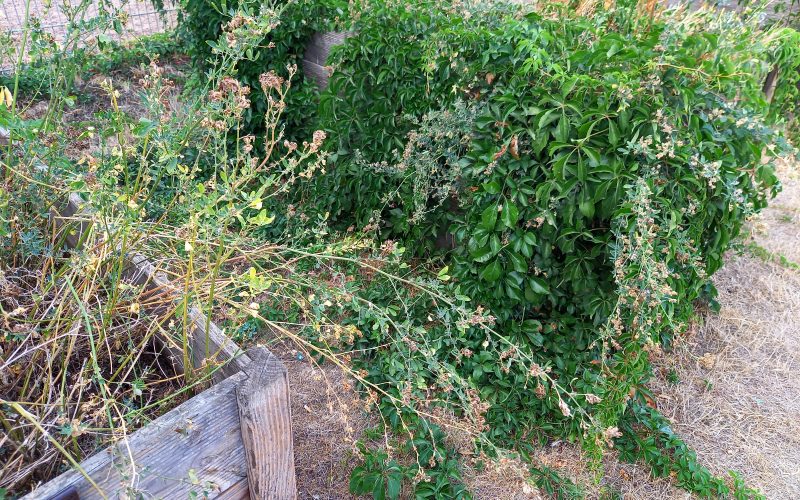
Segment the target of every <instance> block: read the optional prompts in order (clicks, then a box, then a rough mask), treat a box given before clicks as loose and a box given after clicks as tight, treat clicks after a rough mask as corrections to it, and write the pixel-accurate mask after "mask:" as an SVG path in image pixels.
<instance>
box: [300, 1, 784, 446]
mask: <svg viewBox="0 0 800 500" xmlns="http://www.w3.org/2000/svg"><path fill="white" fill-rule="evenodd" d="M584 7H585V5H584ZM592 8H593V9H594V11H592V15H591V16H582V15H575V14H569V13H567V12H566V11H561V10H553V11H549V12H548V11H545V12H543V13H537V12H523V11H521V10H518V9H517V8H510V7H507V6H494V5H491V6H486V5H482V4H477V5H468V6H465V5H464V4H462V3H460V2H453V3H449V2H444V3H442V2H424V3H420V4H415V5H414V6H409V5H407V4H402V5H401V4H399V3H394V2H386V3H382V2H375V3H373V4H370V5H369V6H368V7H366V8H365V9H364V10H363V11H362V12H360V13H359V15H358V16H357V20H356V21H355V23H354V31H356V32H357V34H356V36H354V37H352V38H350V39H348V41H347V42H346V43H345V44H344V46H342V47H341V48H340V49H338V50H337V51H336V52H335V53H334V55H333V59H332V61H333V64H334V66H335V68H336V71H335V73H334V74H333V76H332V78H331V83H330V87H329V89H328V90H327V91H326V92H325V93H324V94H323V96H322V103H321V106H320V119H321V120H322V123H323V126H324V127H325V128H326V130H327V132H328V133H329V136H330V138H331V143H330V144H331V148H332V157H331V159H332V160H333V164H332V165H331V166H330V167H329V173H328V174H327V175H325V176H322V177H321V178H319V179H318V180H317V182H316V183H315V185H314V186H313V187H312V188H311V189H310V191H309V196H308V199H309V200H313V203H314V204H317V206H319V209H320V210H324V211H329V212H330V213H331V214H332V217H333V218H334V219H337V220H338V221H340V223H341V224H342V227H346V226H352V227H355V228H359V229H362V230H365V231H367V232H376V233H377V234H379V235H380V237H381V238H383V239H401V240H403V241H405V242H406V246H407V247H408V248H410V249H412V250H413V251H414V252H415V253H417V255H425V254H428V255H430V253H431V250H432V249H433V248H434V241H435V240H436V238H437V237H438V239H439V243H440V245H439V246H442V245H441V243H442V241H443V240H445V241H447V243H452V246H453V249H452V251H451V252H449V254H448V255H447V256H446V261H447V262H448V263H449V264H450V267H451V273H452V275H453V278H454V282H455V284H456V285H457V286H458V293H459V294H461V295H463V296H468V297H470V298H471V300H472V301H473V303H477V304H481V305H483V306H485V307H486V308H487V310H488V311H490V312H491V314H492V315H493V316H494V317H495V318H496V321H497V326H496V327H495V330H496V331H497V332H499V334H500V338H497V337H493V336H488V337H487V335H486V333H485V331H484V330H482V329H470V330H468V331H467V332H466V333H464V334H463V335H464V336H463V337H462V338H460V342H461V345H462V346H463V348H465V349H467V351H468V352H469V353H470V355H469V356H460V355H457V356H455V358H454V357H453V353H452V351H451V350H449V349H441V350H434V351H432V352H430V353H428V354H427V356H428V357H431V356H433V357H438V359H439V360H440V361H441V362H445V361H446V362H447V363H451V365H450V366H451V368H452V370H453V371H454V372H455V373H457V374H458V376H459V377H462V378H463V380H466V381H467V384H468V385H469V386H471V387H475V388H477V389H478V390H479V392H480V399H481V400H482V401H484V402H487V403H488V405H489V407H488V409H487V411H486V412H485V414H484V415H483V417H484V418H485V422H486V428H485V429H484V430H485V433H484V435H485V436H487V437H488V438H489V440H490V441H491V442H493V443H496V444H502V445H504V446H516V447H518V445H519V444H520V443H521V442H523V441H525V440H529V439H530V437H531V436H545V435H550V436H552V435H558V436H567V437H569V438H573V439H582V440H583V441H584V443H585V444H586V446H587V447H588V448H590V449H595V450H597V451H598V452H599V450H600V449H602V448H603V447H606V446H609V445H611V443H612V442H613V438H615V437H617V435H618V431H617V426H618V425H619V422H620V418H621V417H622V415H623V412H624V411H625V409H626V407H627V403H628V400H629V398H630V395H631V394H633V393H635V392H636V391H637V390H639V389H640V388H641V387H642V384H644V383H645V382H646V380H647V378H648V376H649V363H648V354H647V353H648V351H649V350H651V349H656V348H657V347H656V346H657V345H659V344H668V343H669V341H670V339H671V338H672V337H673V336H674V335H675V334H676V333H677V332H679V331H680V329H681V325H683V324H685V323H686V322H687V321H688V320H689V319H690V318H691V315H692V314H693V303H694V302H695V301H696V300H698V299H707V300H708V299H713V296H714V290H713V286H712V285H711V284H710V282H709V280H708V277H709V276H710V275H711V274H712V273H713V272H715V271H716V270H718V269H719V267H720V266H721V265H722V256H723V254H724V252H725V250H726V249H727V248H728V246H729V244H730V242H731V240H732V239H733V238H735V237H736V235H737V234H738V233H739V231H740V228H741V226H742V224H743V222H744V220H745V219H746V218H747V217H748V216H749V215H751V214H753V213H755V212H757V211H758V210H759V209H761V208H763V207H764V206H765V204H766V202H767V200H768V198H769V197H770V196H772V195H774V193H775V192H776V191H777V189H778V188H779V185H778V181H777V179H776V177H775V175H774V173H773V170H772V167H771V166H770V163H769V160H770V159H771V158H773V157H774V155H775V154H777V153H778V152H780V151H783V150H786V148H787V147H788V146H787V144H786V142H785V141H784V140H783V139H782V138H781V136H780V135H777V134H775V133H774V132H773V131H772V130H771V129H770V128H769V127H768V123H766V122H765V121H767V122H768V121H769V120H771V119H776V113H772V114H771V113H770V110H769V106H768V104H767V103H766V101H765V99H764V97H763V95H762V82H763V79H764V77H765V76H766V74H767V72H768V71H769V70H770V69H771V60H770V58H771V57H772V54H774V51H776V50H777V51H782V52H781V53H782V54H783V57H781V58H780V63H781V64H783V65H785V67H786V68H796V67H797V64H798V59H797V55H796V54H795V53H794V52H793V50H794V49H792V48H791V47H792V44H794V43H796V37H797V33H796V32H794V31H792V30H782V31H777V30H776V31H769V32H764V31H762V30H761V28H759V27H758V25H757V23H756V21H755V20H753V19H750V20H747V19H745V20H742V19H740V18H739V17H737V16H736V15H733V14H717V13H713V12H708V11H701V12H695V13H685V12H684V13H681V12H675V13H670V14H666V15H658V16H656V17H649V16H640V15H638V14H637V13H636V10H635V5H633V4H629V3H620V4H618V5H617V6H616V7H612V8H610V9H608V10H604V9H602V8H601V7H599V6H596V5H593V4H592ZM787 55H788V56H787ZM794 91H795V89H793V88H792V87H791V86H790V85H789V84H787V83H786V82H784V83H783V84H782V86H781V89H780V92H787V93H791V92H794ZM321 201H323V203H320V202H321ZM444 231H446V234H443V232H444ZM427 335H428V336H429V337H431V338H436V337H437V335H438V334H437V332H436V330H435V329H432V330H429V331H428V332H427ZM365 342H366V340H364V341H362V344H359V347H361V348H366V347H367V345H364V343H365ZM375 342H378V339H375ZM503 342H508V345H506V346H505V347H503V348H502V349H498V351H503V352H502V353H501V354H502V356H500V357H499V359H498V358H497V356H496V353H493V354H490V353H489V347H490V346H492V347H497V346H499V345H503V344H502V343H503ZM391 356H392V354H391V353H378V354H375V355H374V359H371V361H370V362H371V363H373V366H375V363H378V364H381V363H391V361H389V360H390V359H391ZM370 375H371V376H372V377H373V379H372V380H373V381H374V383H382V382H390V381H391V379H390V378H387V375H386V371H385V370H374V371H371V372H370ZM431 377H432V378H433V375H431ZM431 382H434V381H431Z"/></svg>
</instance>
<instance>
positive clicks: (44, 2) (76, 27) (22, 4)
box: [0, 0, 177, 71]
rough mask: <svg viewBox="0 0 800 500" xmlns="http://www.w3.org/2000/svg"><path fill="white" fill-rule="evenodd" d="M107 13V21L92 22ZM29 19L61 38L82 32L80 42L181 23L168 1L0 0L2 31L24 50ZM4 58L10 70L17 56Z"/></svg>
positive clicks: (131, 35) (138, 33) (147, 32)
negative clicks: (114, 27) (24, 34)
mask: <svg viewBox="0 0 800 500" xmlns="http://www.w3.org/2000/svg"><path fill="white" fill-rule="evenodd" d="M103 16H105V18H106V20H107V21H106V23H105V25H104V24H103V23H93V22H92V21H93V20H96V19H99V18H101V17H103ZM26 20H27V23H28V25H27V26H28V27H35V29H36V30H39V31H40V32H42V33H47V34H49V35H52V37H53V39H54V40H56V41H58V42H61V41H62V40H64V41H66V40H67V39H68V38H70V37H75V36H78V37H79V38H80V41H79V44H80V45H88V44H89V43H91V41H92V40H94V39H96V37H97V36H98V35H104V36H105V37H107V38H108V39H112V40H118V41H121V40H128V39H131V38H135V37H138V36H142V35H151V34H155V33H161V32H164V31H167V30H169V29H171V28H174V27H175V25H176V23H177V9H176V7H175V4H173V3H172V2H169V3H168V2H167V1H165V2H164V4H163V8H157V7H156V6H155V5H154V4H153V2H151V1H150V0H0V33H2V34H3V35H5V40H10V42H11V43H12V44H13V45H16V46H12V48H13V49H16V50H20V48H19V47H20V46H21V43H20V41H21V38H22V34H23V32H24V31H25V29H26ZM114 21H116V22H114ZM114 24H116V29H110V26H112V25H114ZM16 50H14V52H16ZM6 52H7V51H6ZM25 56H26V54H23V59H26V57H25ZM3 59H4V60H3V61H2V62H0V71H8V69H9V67H10V65H11V62H12V60H16V56H13V57H11V58H5V57H4V58H3Z"/></svg>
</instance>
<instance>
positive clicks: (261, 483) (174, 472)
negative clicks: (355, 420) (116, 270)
mask: <svg viewBox="0 0 800 500" xmlns="http://www.w3.org/2000/svg"><path fill="white" fill-rule="evenodd" d="M51 220H52V223H53V227H54V231H55V232H56V241H58V240H63V241H64V243H65V245H66V247H68V248H74V247H77V246H80V245H87V244H93V243H94V242H90V241H87V239H88V237H87V235H89V234H90V233H91V232H90V231H88V229H89V227H90V222H89V220H90V218H89V217H87V214H86V213H85V212H84V211H83V201H82V200H81V198H80V197H79V196H77V195H75V194H73V195H71V196H70V197H69V199H68V200H66V202H64V203H62V206H61V207H58V208H54V209H53V210H52V211H51ZM89 237H90V236H89ZM125 266H126V269H125V272H124V275H125V280H126V281H127V282H128V283H131V284H133V285H138V286H140V287H142V289H143V292H142V294H141V295H140V296H139V298H140V303H141V304H142V306H141V307H142V308H143V309H144V310H146V312H147V313H148V314H151V315H153V316H164V315H170V314H173V313H174V309H175V307H174V306H175V305H176V304H178V303H180V300H181V293H180V290H179V288H176V287H175V286H173V284H172V283H171V282H170V280H169V279H168V278H167V276H166V275H165V274H164V273H163V272H162V271H161V270H159V269H158V268H157V267H156V266H154V265H153V264H152V263H151V262H150V261H148V260H147V259H146V258H144V257H143V256H142V255H139V254H135V253H134V254H132V255H128V256H127V257H126V258H125ZM187 318H188V324H189V331H190V334H189V336H188V339H189V342H188V352H185V351H186V350H185V349H183V348H182V346H180V345H179V344H177V343H176V341H175V339H173V338H170V336H169V334H167V333H166V330H164V329H161V332H162V333H161V335H159V336H158V338H157V339H156V342H158V343H159V344H160V345H161V346H162V348H163V349H162V351H166V352H167V353H169V356H168V358H169V360H170V361H171V364H172V367H173V368H174V371H175V373H176V374H182V373H184V372H189V371H191V373H192V374H195V373H196V369H200V370H202V371H204V372H205V373H207V374H209V379H210V380H211V382H212V384H211V385H210V387H208V388H207V389H206V390H204V391H203V392H200V393H199V394H197V395H196V396H194V397H193V398H191V399H189V400H187V401H185V402H183V403H182V404H180V405H179V406H177V407H175V408H174V409H172V410H170V411H168V412H167V413H166V414H164V415H162V416H160V417H158V418H156V419H155V420H153V421H152V422H150V423H149V424H147V425H146V426H144V427H143V428H141V429H139V430H138V431H136V432H133V433H132V434H130V435H128V436H126V437H123V438H121V439H120V440H119V441H118V442H116V443H115V444H114V445H112V446H111V447H109V448H108V449H106V450H104V451H102V452H100V453H97V454H95V455H93V456H91V457H89V458H87V459H85V460H83V461H82V462H81V463H80V464H79V466H77V467H72V468H71V470H69V471H68V472H66V473H64V474H62V475H60V476H58V477H56V478H55V479H53V480H51V481H49V482H47V483H45V484H43V485H42V486H40V487H39V488H37V489H36V490H34V491H33V492H32V493H30V494H28V495H27V496H25V497H23V498H27V499H49V498H52V499H63V498H107V497H111V496H116V495H118V494H124V495H127V496H138V495H140V494H146V495H148V496H152V497H154V498H185V497H191V496H194V495H197V496H203V497H206V498H294V497H296V486H295V476H294V456H293V450H292V433H291V412H290V406H289V386H288V380H287V374H286V369H285V368H284V366H283V365H282V363H281V362H280V361H279V360H278V359H277V358H276V357H275V356H273V355H272V354H271V353H270V352H269V351H268V350H267V349H265V348H262V347H256V348H253V349H250V350H249V351H248V352H246V353H245V352H243V351H242V349H240V348H239V346H238V345H237V344H236V343H235V342H233V341H231V340H230V339H229V338H228V337H227V336H226V335H225V334H224V333H223V332H222V330H220V328H218V327H217V325H215V324H214V323H213V322H212V321H210V320H209V319H208V318H207V316H206V315H205V314H204V313H203V312H202V311H201V310H200V309H199V308H197V307H196V306H191V307H190V309H189V311H188V314H187ZM187 362H188V363H187ZM187 364H188V366H187ZM43 439H44V438H43Z"/></svg>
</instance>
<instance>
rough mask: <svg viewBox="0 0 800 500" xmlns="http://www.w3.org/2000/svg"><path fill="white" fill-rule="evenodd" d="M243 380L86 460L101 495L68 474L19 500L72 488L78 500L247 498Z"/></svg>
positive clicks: (84, 465)
mask: <svg viewBox="0 0 800 500" xmlns="http://www.w3.org/2000/svg"><path fill="white" fill-rule="evenodd" d="M246 378H247V375H246V374H245V373H244V372H241V373H239V374H236V375H234V376H232V377H230V378H228V379H226V380H224V381H222V382H220V383H218V384H216V385H214V386H212V387H211V388H210V389H208V390H206V391H204V392H202V393H200V394H198V395H197V396H195V397H193V398H192V399H190V400H189V401H186V402H185V403H183V404H181V405H180V406H178V407H177V408H175V409H173V410H172V411H170V412H168V413H166V414H164V415H163V416H161V417H159V418H158V419H156V420H154V421H153V422H151V423H150V424H149V425H147V426H146V427H144V428H142V429H141V430H139V431H137V432H134V433H133V434H131V435H130V436H128V438H127V439H124V440H122V441H121V442H120V443H118V444H117V445H115V446H113V447H111V448H109V449H107V450H106V451H103V452H101V453H98V454H96V455H94V456H92V457H90V458H88V459H86V460H84V461H83V462H82V463H81V467H82V468H83V470H84V471H85V473H86V474H87V475H88V476H89V477H91V478H92V480H93V481H94V482H95V483H96V484H97V485H98V486H99V487H100V489H101V490H102V494H101V492H99V491H97V489H96V488H95V487H94V486H92V485H91V483H90V482H89V481H87V480H86V478H85V477H84V476H83V475H82V474H81V473H80V472H78V471H74V470H72V471H69V472H67V473H65V474H62V475H61V476H59V477H57V478H56V479H54V480H52V481H50V482H48V483H46V484H44V485H43V486H41V487H40V488H38V489H37V490H36V491H34V492H33V493H30V494H29V495H27V496H25V497H23V498H24V499H25V500H34V499H48V498H51V497H53V496H55V495H57V494H58V493H59V492H61V491H64V490H67V489H69V488H70V487H73V488H74V489H75V491H76V492H77V494H78V496H79V498H81V499H82V500H84V499H89V498H103V496H106V497H123V496H124V495H125V494H128V496H129V497H132V498H136V492H141V493H142V494H144V496H145V497H146V498H164V499H169V498H187V495H188V493H189V491H196V492H197V493H202V492H203V491H204V489H205V490H207V491H210V492H211V493H212V494H211V497H214V496H215V494H216V493H219V492H232V491H244V494H238V493H237V495H238V496H237V495H233V496H231V495H230V494H229V496H227V498H249V495H247V493H246V492H247V488H246V485H245V487H244V490H242V485H241V484H240V483H242V482H243V481H246V480H247V462H246V459H245V451H244V447H243V444H242V436H241V432H240V428H239V410H238V406H237V403H236V387H237V386H238V385H239V384H240V383H241V382H242V381H244V380H245V379H246ZM190 471H191V472H190ZM194 478H196V481H195V480H194ZM193 483H197V484H193ZM200 498H202V495H200Z"/></svg>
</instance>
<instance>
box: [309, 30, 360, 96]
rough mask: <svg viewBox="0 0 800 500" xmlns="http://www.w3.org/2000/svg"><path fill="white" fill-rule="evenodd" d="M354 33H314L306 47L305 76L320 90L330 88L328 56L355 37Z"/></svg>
mask: <svg viewBox="0 0 800 500" xmlns="http://www.w3.org/2000/svg"><path fill="white" fill-rule="evenodd" d="M353 35H354V33H352V32H340V31H331V32H328V33H314V35H312V36H311V39H310V40H309V41H308V44H307V45H306V50H305V52H304V53H303V61H302V64H303V74H304V75H305V76H307V77H309V78H311V79H312V80H313V81H314V82H315V83H316V84H317V86H318V87H319V88H320V90H322V89H325V88H326V87H327V86H328V77H329V76H330V75H329V74H328V70H327V69H325V66H326V64H327V60H328V55H329V54H330V52H331V49H332V48H333V47H335V46H336V45H341V44H342V43H344V41H345V40H347V38H349V37H351V36H353Z"/></svg>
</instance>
